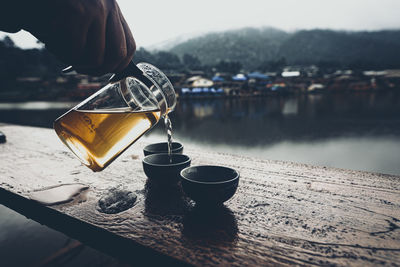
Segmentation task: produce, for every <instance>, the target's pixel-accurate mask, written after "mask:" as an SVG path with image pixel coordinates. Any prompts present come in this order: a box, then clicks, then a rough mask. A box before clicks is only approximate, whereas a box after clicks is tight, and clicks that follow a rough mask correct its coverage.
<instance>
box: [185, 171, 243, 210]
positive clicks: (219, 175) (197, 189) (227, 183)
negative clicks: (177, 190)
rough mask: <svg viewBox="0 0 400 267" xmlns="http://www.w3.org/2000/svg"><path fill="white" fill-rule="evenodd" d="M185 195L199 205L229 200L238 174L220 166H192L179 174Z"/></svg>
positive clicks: (215, 203)
mask: <svg viewBox="0 0 400 267" xmlns="http://www.w3.org/2000/svg"><path fill="white" fill-rule="evenodd" d="M180 176H181V183H182V188H183V191H184V192H185V194H186V195H187V196H188V197H189V198H191V199H193V200H194V201H195V202H196V203H197V204H199V205H218V204H222V203H223V202H225V201H227V200H228V199H230V198H231V197H232V196H233V195H234V194H235V192H236V189H237V187H238V184H239V176H240V175H239V173H238V172H237V171H236V170H234V169H231V168H227V167H222V166H207V165H204V166H193V167H188V168H185V169H183V170H182V171H181V173H180Z"/></svg>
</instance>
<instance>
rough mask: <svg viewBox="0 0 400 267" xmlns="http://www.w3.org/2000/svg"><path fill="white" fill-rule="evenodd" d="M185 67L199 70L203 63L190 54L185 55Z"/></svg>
mask: <svg viewBox="0 0 400 267" xmlns="http://www.w3.org/2000/svg"><path fill="white" fill-rule="evenodd" d="M183 65H185V67H188V68H189V69H192V70H193V69H197V68H201V62H200V60H199V59H198V58H197V57H196V56H192V55H190V54H184V55H183Z"/></svg>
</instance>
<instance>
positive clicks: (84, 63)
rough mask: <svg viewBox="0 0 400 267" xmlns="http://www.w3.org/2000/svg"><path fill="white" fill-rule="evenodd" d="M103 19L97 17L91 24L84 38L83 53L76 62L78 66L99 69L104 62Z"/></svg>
mask: <svg viewBox="0 0 400 267" xmlns="http://www.w3.org/2000/svg"><path fill="white" fill-rule="evenodd" d="M105 30H106V29H105V20H104V19H101V18H98V19H96V20H95V21H93V23H92V24H91V26H90V28H89V30H88V33H87V38H86V44H85V48H84V54H83V56H82V58H81V59H80V61H79V63H78V64H77V65H78V66H79V67H80V68H93V69H100V68H101V67H102V65H103V62H104V51H105Z"/></svg>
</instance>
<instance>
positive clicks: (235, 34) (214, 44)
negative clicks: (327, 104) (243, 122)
mask: <svg viewBox="0 0 400 267" xmlns="http://www.w3.org/2000/svg"><path fill="white" fill-rule="evenodd" d="M169 51H170V52H172V53H175V54H177V55H178V56H179V57H181V58H182V57H183V56H184V55H185V54H190V55H193V56H196V57H197V58H198V59H199V60H200V61H201V63H202V64H205V65H215V64H218V62H220V61H221V60H224V61H237V62H240V63H241V64H242V66H243V67H244V68H245V69H259V68H260V67H262V66H264V67H266V66H269V65H271V64H272V63H273V62H277V61H281V62H282V61H283V62H285V63H286V64H290V65H296V64H299V65H309V64H316V65H323V66H331V67H353V68H399V67H400V53H399V51H400V30H386V31H375V32H345V31H333V30H301V31H297V32H293V33H288V32H285V31H281V30H278V29H274V28H261V29H256V28H244V29H240V30H231V31H226V32H221V33H210V34H206V35H203V36H201V37H197V38H193V39H190V40H188V41H185V42H182V43H180V44H178V45H176V46H174V47H173V48H171V49H170V50H169Z"/></svg>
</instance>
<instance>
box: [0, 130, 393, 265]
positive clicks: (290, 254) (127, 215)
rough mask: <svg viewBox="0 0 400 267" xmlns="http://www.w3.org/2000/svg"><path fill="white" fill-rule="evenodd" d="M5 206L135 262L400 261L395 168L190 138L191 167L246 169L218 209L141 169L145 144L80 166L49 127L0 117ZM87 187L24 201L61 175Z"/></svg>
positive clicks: (0, 199)
mask: <svg viewBox="0 0 400 267" xmlns="http://www.w3.org/2000/svg"><path fill="white" fill-rule="evenodd" d="M0 131H3V132H4V133H5V134H6V136H7V142H6V143H5V144H0V162H1V163H0V203H1V204H4V205H7V206H8V207H10V208H12V209H14V210H16V211H18V212H20V213H21V214H24V215H26V216H28V217H30V218H33V219H34V220H36V221H38V222H40V223H43V224H46V225H48V226H50V227H52V228H55V229H57V230H59V231H62V232H64V233H66V234H68V235H70V236H71V237H74V238H76V239H78V240H80V241H82V242H84V243H86V244H89V245H91V246H93V247H95V248H97V249H100V250H103V251H106V252H107V253H109V254H112V255H115V256H117V257H119V258H122V259H124V260H126V261H128V262H132V263H137V262H140V263H148V264H156V263H160V262H161V263H163V264H168V263H172V264H175V265H186V264H189V265H198V266H209V265H229V266H230V265H233V266H245V265H250V266H260V265H292V264H295V265H342V266H347V265H357V266H365V265H368V266H376V265H384V264H385V265H392V266H399V265H400V229H399V228H400V177H398V176H393V175H384V174H376V173H367V172H358V171H349V170H341V169H334V168H325V167H315V166H310V165H303V164H295V163H289V162H281V161H272V160H271V161H268V160H260V159H256V158H248V157H241V156H235V155H227V154H217V153H212V152H209V151H199V150H198V149H196V150H194V149H191V148H190V147H185V153H186V154H188V155H190V156H191V157H192V165H198V164H218V165H225V166H230V167H233V168H236V169H237V170H238V171H239V172H240V174H241V178H240V183H239V189H238V191H237V193H236V194H235V196H234V197H233V198H232V199H231V200H229V201H228V202H226V203H225V206H224V207H223V208H220V209H219V210H218V211H216V212H214V211H204V210H203V209H200V208H198V207H196V206H194V205H193V203H192V202H190V201H189V200H188V199H187V198H185V196H184V195H182V192H181V191H180V190H179V187H176V186H171V187H170V188H169V187H157V186H154V185H152V184H151V183H149V182H148V181H147V179H146V176H145V175H144V173H143V171H142V165H141V159H142V147H143V145H144V144H143V143H140V142H138V143H136V144H134V145H133V146H132V147H131V148H130V149H129V150H127V151H126V152H125V153H124V154H123V155H122V156H121V157H120V158H118V159H117V160H116V161H115V162H114V163H113V164H111V165H110V166H109V167H108V168H106V169H105V170H104V171H103V172H100V173H93V172H91V170H89V169H88V168H86V167H84V166H82V165H80V163H79V162H78V160H77V159H75V158H74V157H73V156H72V155H71V153H70V152H68V151H67V149H66V147H64V145H62V143H61V142H60V141H59V140H58V138H57V136H56V135H55V133H54V132H53V131H52V130H49V129H41V128H33V127H22V126H13V125H0ZM70 183H82V184H85V185H88V186H89V187H90V189H89V190H88V192H87V195H86V197H87V200H86V201H83V202H79V201H74V202H73V203H67V204H63V205H55V206H49V207H46V206H44V205H42V204H39V203H37V202H35V201H32V200H30V199H29V196H30V194H31V193H32V192H33V191H35V190H38V189H41V188H44V187H49V186H54V185H57V184H70ZM118 185H122V186H124V187H125V188H126V189H128V190H130V191H133V192H135V193H136V194H137V195H138V200H137V202H136V204H135V205H134V206H133V207H132V208H131V209H128V210H126V211H124V212H121V213H118V214H105V213H101V212H99V211H98V210H97V208H96V206H97V202H98V200H99V198H100V197H101V196H102V195H104V194H105V193H106V192H107V191H108V190H109V189H110V188H111V187H114V186H118Z"/></svg>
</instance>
